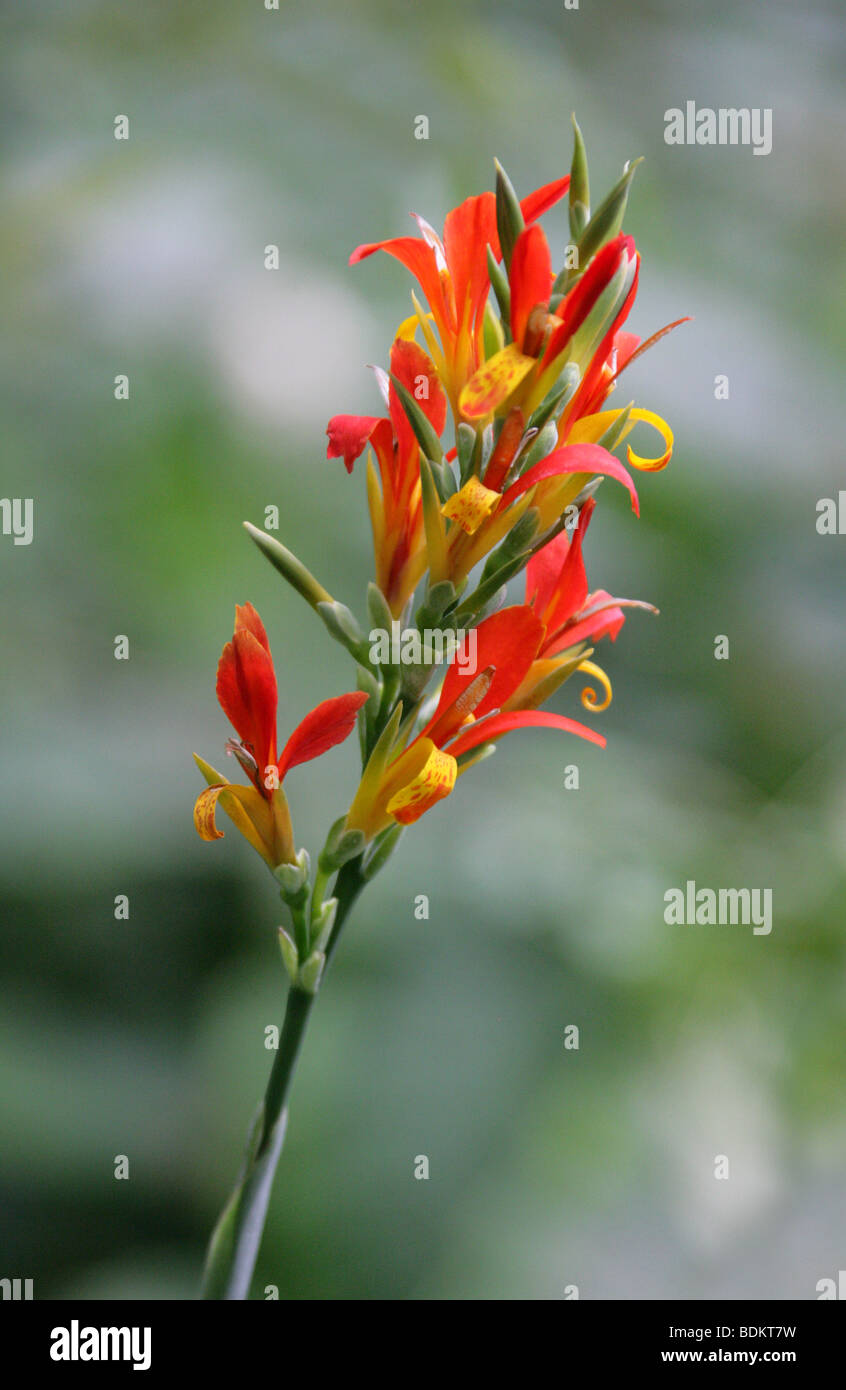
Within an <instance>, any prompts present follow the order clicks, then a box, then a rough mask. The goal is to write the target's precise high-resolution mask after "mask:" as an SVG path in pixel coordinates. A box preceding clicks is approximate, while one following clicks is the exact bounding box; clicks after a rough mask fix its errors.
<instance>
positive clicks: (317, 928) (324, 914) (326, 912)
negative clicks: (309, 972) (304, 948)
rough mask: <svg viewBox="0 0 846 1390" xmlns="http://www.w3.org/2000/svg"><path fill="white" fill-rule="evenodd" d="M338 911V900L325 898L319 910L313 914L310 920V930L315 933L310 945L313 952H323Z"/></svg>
mask: <svg viewBox="0 0 846 1390" xmlns="http://www.w3.org/2000/svg"><path fill="white" fill-rule="evenodd" d="M337 911H338V899H337V898H327V899H326V901H325V902H324V903H321V905H320V908H319V910H318V911H317V912H315V914H314V916H313V917H312V919H311V925H312V929H313V930H314V932H315V937H314V941H313V942H312V945H313V947H314V949H315V951H325V950H326V947H327V945H328V944H329V938H330V936H331V935H332V928H333V927H334V925H335V917H336V914H337Z"/></svg>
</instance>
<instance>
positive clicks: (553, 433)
mask: <svg viewBox="0 0 846 1390" xmlns="http://www.w3.org/2000/svg"><path fill="white" fill-rule="evenodd" d="M557 446H558V422H557V421H556V420H548V421H547V423H546V424H545V425H544V427H543V429H542V430H539V431H538V434H537V437H536V439H535V440H534V442H533V444H532V447H531V449H530V450H529V452H528V453H527V454H526V456H525V457H524V458H521V460H520V470H519V471H520V474H523V473H525V472H527V471H528V469H530V468H531V467H532V465H533V464H535V463H540V461H541V459H545V458H546V456H547V454H551V453H552V451H553V449H555V448H557Z"/></svg>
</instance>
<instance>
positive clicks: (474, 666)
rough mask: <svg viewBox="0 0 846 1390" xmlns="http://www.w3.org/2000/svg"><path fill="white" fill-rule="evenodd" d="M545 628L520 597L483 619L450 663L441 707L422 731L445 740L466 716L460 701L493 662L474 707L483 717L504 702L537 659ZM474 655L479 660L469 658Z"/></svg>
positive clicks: (476, 715)
mask: <svg viewBox="0 0 846 1390" xmlns="http://www.w3.org/2000/svg"><path fill="white" fill-rule="evenodd" d="M543 634H544V627H543V623H542V622H541V621H540V619H539V618H538V617H537V615H536V614H535V612H534V610H533V609H531V608H529V607H528V606H527V605H526V604H522V603H520V604H513V605H512V606H511V607H510V608H501V609H500V611H499V612H498V613H492V614H491V615H490V617H488V618H485V619H484V620H483V621H482V622H481V623H479V626H478V627H477V628H474V629H473V630H472V632H471V633H468V634H467V635H466V636H465V638H464V642H463V643H462V646H461V648H460V650H459V652H458V653H457V656H456V658H455V660H454V661H451V662H450V664H449V666H448V667H447V672H446V675H445V677H444V683H443V687H442V689H441V694H440V698H439V700H438V704H437V708H436V709H435V712H434V714H433V715H432V718H431V720H430V721H429V724H428V725H427V727H426V728H425V729H424V730H423V737H428V738H432V739H433V740H434V741H435V742H436V743H438V744H442V743H444V742H445V741H446V740H447V739H448V738H451V737H452V735H453V734H454V733H455V732H456V731H457V730H458V729H459V728H460V727H461V725H462V724H463V722H464V719H465V717H466V716H465V713H464V711H462V709H461V707H460V705H459V706H458V708H457V709H456V702H457V701H460V699H461V696H462V695H463V694H464V693H465V692H466V691H467V690H468V689H469V687H470V685H471V684H472V683H473V681H474V680H475V679H476V677H477V675H478V673H479V672H480V671H482V672H483V671H486V670H487V669H488V668H492V670H493V678H492V680H491V682H490V685H489V686H488V689H487V691H486V692H485V694H484V696H483V698H482V699H481V700H480V701H479V703H478V704H477V705H476V706H475V708H474V710H473V715H474V718H476V719H481V718H482V716H483V715H485V714H488V713H489V711H490V710H494V709H499V708H500V707H501V706H502V705H504V704H505V701H506V700H507V699H508V697H509V696H510V695H511V694H513V692H514V691H515V690H516V689H517V687H518V685H519V684H520V682H521V681H522V679H523V677H524V676H525V674H526V672H527V671H528V669H529V667H530V666H531V664H532V662H533V661H534V659H535V656H536V655H537V651H538V648H539V647H540V644H541V641H542V640H543ZM473 642H475V652H474V648H473V645H472V644H473ZM474 655H475V661H473V660H472V659H471V658H472V657H473V656H474Z"/></svg>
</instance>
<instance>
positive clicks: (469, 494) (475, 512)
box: [441, 477, 500, 536]
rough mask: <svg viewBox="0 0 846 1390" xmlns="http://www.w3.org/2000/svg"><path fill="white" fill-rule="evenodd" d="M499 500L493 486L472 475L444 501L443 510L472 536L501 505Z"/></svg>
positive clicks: (445, 514) (498, 495)
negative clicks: (486, 485)
mask: <svg viewBox="0 0 846 1390" xmlns="http://www.w3.org/2000/svg"><path fill="white" fill-rule="evenodd" d="M499 502H500V494H499V493H498V492H493V491H492V490H491V488H489V487H485V485H484V483H480V482H479V479H478V478H476V477H472V478H468V479H467V482H466V483H465V484H464V486H463V488H461V489H460V490H459V491H458V492H454V493H453V495H452V497H450V498H449V500H448V501H446V502H444V505H443V507H442V508H441V511H442V512H443V514H444V516H446V517H449V519H450V521H457V522H458V525H459V526H460V527H461V529H462V531H466V532H467V534H468V536H472V535H473V534H474V532H475V531H478V529H479V527H480V526H481V525H482V522H483V521H487V519H488V517H489V516H490V515H491V513H492V512H493V511H494V509H495V508H496V507H498V506H499Z"/></svg>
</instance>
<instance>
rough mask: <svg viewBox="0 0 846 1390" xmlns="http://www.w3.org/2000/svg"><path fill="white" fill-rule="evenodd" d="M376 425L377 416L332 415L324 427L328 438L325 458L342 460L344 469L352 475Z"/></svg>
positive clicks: (377, 422)
mask: <svg viewBox="0 0 846 1390" xmlns="http://www.w3.org/2000/svg"><path fill="white" fill-rule="evenodd" d="M378 424H379V417H378V416H377V415H333V416H332V419H331V420H330V421H329V424H328V425H327V426H326V433H327V434H328V436H329V446H328V448H327V450H326V457H327V458H328V459H335V458H343V460H344V467H345V468H346V470H347V472H348V473H352V471H353V464H354V463H355V461H356V459H357V458H358V457H359V456H360V455H361V454H362V453H363V451H364V446H365V445H366V443H367V441H368V439H369V438H370V436H371V434H372V433H373V431H374V429H375V428H376V426H377V425H378Z"/></svg>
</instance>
